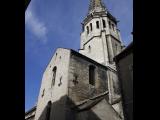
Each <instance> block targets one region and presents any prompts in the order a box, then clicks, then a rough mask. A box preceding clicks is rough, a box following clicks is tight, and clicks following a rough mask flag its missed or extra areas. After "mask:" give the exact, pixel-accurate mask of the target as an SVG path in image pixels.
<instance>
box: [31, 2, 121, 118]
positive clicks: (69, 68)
mask: <svg viewBox="0 0 160 120" xmlns="http://www.w3.org/2000/svg"><path fill="white" fill-rule="evenodd" d="M123 47H124V46H123V43H122V41H121V37H120V32H119V30H118V28H117V20H116V18H115V17H113V16H112V15H111V14H110V13H109V11H108V10H107V8H106V7H105V5H104V3H103V2H102V1H101V0H90V5H89V10H88V14H87V16H86V17H85V19H84V21H83V23H82V33H81V42H80V49H79V52H77V51H74V50H71V49H65V48H58V49H57V50H56V52H55V54H54V55H53V57H52V59H51V61H50V62H49V64H48V66H47V68H46V70H45V71H44V74H43V78H42V83H41V88H40V92H39V96H38V102H37V106H36V112H35V118H34V119H35V120H123V119H124V115H123V108H122V99H121V90H120V86H119V79H118V75H117V70H116V65H115V62H114V60H113V58H114V57H115V56H116V55H117V54H118V53H120V52H121V51H122V50H123Z"/></svg>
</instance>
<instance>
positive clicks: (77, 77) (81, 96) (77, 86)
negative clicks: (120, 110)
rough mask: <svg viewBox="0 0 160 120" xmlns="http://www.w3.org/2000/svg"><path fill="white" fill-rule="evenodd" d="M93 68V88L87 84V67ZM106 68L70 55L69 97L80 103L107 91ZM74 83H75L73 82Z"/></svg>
mask: <svg viewBox="0 0 160 120" xmlns="http://www.w3.org/2000/svg"><path fill="white" fill-rule="evenodd" d="M90 65H94V66H95V86H92V85H90V84H89V66H90ZM106 71H107V68H106V67H102V66H101V65H99V64H94V62H91V61H88V60H86V59H84V58H82V57H80V56H78V55H75V54H72V55H71V60H70V67H69V97H70V99H71V100H72V101H74V102H80V101H83V100H85V99H88V98H90V97H93V96H96V95H98V94H100V93H103V92H105V91H107V90H108V82H107V81H108V80H107V72H106ZM75 81H76V82H75Z"/></svg>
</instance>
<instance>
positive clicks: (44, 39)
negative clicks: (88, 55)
mask: <svg viewBox="0 0 160 120" xmlns="http://www.w3.org/2000/svg"><path fill="white" fill-rule="evenodd" d="M103 1H104V3H105V4H106V7H107V9H108V10H109V11H110V13H111V14H112V15H113V16H114V17H116V18H117V19H118V20H119V21H120V22H119V23H118V28H119V29H120V31H121V37H122V40H123V42H124V44H125V45H128V44H129V43H130V42H131V41H132V35H131V32H132V27H133V23H132V22H133V3H132V2H133V1H132V0H103ZM88 6H89V0H31V3H30V5H29V6H28V9H27V10H26V13H25V111H27V110H28V109H30V108H31V107H33V106H34V105H35V104H36V102H37V99H38V94H39V89H40V84H41V79H42V75H43V72H44V70H45V68H46V66H47V64H48V63H49V61H50V59H51V57H52V55H53V54H54V51H55V50H56V48H57V47H63V48H72V49H74V50H78V49H79V46H80V33H81V22H82V21H83V19H84V17H85V16H86V14H87V12H88Z"/></svg>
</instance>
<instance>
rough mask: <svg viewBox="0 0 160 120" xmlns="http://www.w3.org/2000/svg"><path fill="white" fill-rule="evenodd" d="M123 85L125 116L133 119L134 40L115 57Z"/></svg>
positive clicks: (130, 119)
mask: <svg viewBox="0 0 160 120" xmlns="http://www.w3.org/2000/svg"><path fill="white" fill-rule="evenodd" d="M114 59H115V61H116V66H117V71H118V78H119V81H120V86H121V93H122V100H123V109H124V116H125V118H126V120H133V42H132V43H130V44H129V45H128V47H127V48H125V49H124V50H123V51H122V52H121V53H120V54H118V55H117V56H116V57H115V58H114Z"/></svg>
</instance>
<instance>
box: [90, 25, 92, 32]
mask: <svg viewBox="0 0 160 120" xmlns="http://www.w3.org/2000/svg"><path fill="white" fill-rule="evenodd" d="M90 29H91V31H92V23H90Z"/></svg>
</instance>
